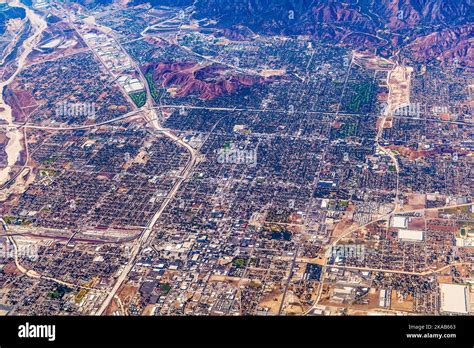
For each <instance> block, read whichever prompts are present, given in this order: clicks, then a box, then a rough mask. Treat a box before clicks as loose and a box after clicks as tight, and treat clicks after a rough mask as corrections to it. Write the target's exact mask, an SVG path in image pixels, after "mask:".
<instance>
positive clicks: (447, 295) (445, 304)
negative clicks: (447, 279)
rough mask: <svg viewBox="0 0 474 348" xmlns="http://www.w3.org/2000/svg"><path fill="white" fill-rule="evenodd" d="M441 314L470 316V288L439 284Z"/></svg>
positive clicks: (459, 285)
mask: <svg viewBox="0 0 474 348" xmlns="http://www.w3.org/2000/svg"><path fill="white" fill-rule="evenodd" d="M439 288H440V290H441V312H446V313H458V314H468V313H469V308H468V295H469V293H468V287H467V285H461V284H439Z"/></svg>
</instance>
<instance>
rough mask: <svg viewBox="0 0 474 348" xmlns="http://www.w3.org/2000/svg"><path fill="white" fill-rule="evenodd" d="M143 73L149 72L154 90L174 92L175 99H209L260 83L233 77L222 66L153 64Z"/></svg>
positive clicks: (250, 79) (245, 78)
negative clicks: (160, 88)
mask: <svg viewBox="0 0 474 348" xmlns="http://www.w3.org/2000/svg"><path fill="white" fill-rule="evenodd" d="M143 69H144V71H145V72H146V73H150V72H151V74H152V76H153V80H154V81H155V83H156V84H157V85H158V86H163V87H165V88H175V89H176V90H175V91H174V96H176V97H185V96H188V95H196V96H198V98H200V99H206V100H207V99H213V98H216V97H219V96H221V95H223V94H228V93H234V92H236V91H237V90H238V89H240V88H245V87H249V86H252V85H254V84H256V83H262V82H264V79H263V78H260V77H250V76H246V75H241V74H239V75H235V74H233V73H232V72H231V71H230V69H228V68H227V67H226V66H223V65H219V64H212V65H207V66H200V65H199V64H197V63H194V62H185V63H154V64H149V65H147V66H145V67H144V68H143Z"/></svg>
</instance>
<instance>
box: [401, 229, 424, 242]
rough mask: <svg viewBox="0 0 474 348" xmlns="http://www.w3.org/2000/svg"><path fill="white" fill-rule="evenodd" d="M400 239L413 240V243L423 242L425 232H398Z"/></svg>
mask: <svg viewBox="0 0 474 348" xmlns="http://www.w3.org/2000/svg"><path fill="white" fill-rule="evenodd" d="M398 239H402V240H411V241H422V240H423V231H415V230H399V231H398Z"/></svg>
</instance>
